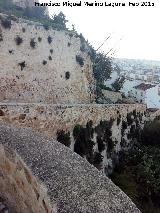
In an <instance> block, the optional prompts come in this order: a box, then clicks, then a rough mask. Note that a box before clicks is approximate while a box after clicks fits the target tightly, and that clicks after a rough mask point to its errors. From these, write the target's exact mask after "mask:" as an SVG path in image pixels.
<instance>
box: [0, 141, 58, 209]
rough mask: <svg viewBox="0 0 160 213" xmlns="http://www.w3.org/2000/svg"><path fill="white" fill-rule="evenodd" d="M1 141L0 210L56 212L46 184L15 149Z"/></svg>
mask: <svg viewBox="0 0 160 213" xmlns="http://www.w3.org/2000/svg"><path fill="white" fill-rule="evenodd" d="M1 142H2V141H1V140H0V189H1V190H0V210H1V211H2V212H17V213H20V212H23V213H28V212H39V213H45V212H48V213H51V212H53V213H55V212H56V210H55V209H53V210H52V207H51V205H50V203H49V199H48V196H47V189H46V188H45V187H44V185H43V184H42V183H40V182H39V180H37V178H36V177H34V175H33V174H32V172H31V171H30V169H28V168H27V166H26V165H25V163H24V162H23V160H22V159H21V158H20V157H19V156H18V155H17V153H16V152H15V150H12V149H10V148H9V147H8V146H6V145H5V146H3V145H2V144H1ZM2 209H3V210H2Z"/></svg>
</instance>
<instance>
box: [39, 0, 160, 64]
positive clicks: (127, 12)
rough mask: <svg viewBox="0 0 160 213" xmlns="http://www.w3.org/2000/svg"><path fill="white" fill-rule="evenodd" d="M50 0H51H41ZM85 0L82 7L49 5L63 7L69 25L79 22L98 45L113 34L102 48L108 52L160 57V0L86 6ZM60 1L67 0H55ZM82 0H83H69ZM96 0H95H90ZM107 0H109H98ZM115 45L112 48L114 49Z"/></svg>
mask: <svg viewBox="0 0 160 213" xmlns="http://www.w3.org/2000/svg"><path fill="white" fill-rule="evenodd" d="M39 1H40V2H41V3H42V2H50V1H49V0H39ZM86 1H87V0H82V1H81V2H82V6H81V7H69V6H68V7H65V6H61V7H56V6H53V7H49V12H50V15H51V14H54V13H55V14H57V13H59V12H60V11H62V12H63V13H64V14H65V15H66V18H67V20H69V23H68V26H69V27H71V26H72V24H74V25H75V29H76V30H77V32H78V33H82V34H83V35H84V37H85V38H86V39H88V41H89V43H90V44H92V45H93V46H94V48H95V49H98V47H99V46H100V45H101V44H102V43H103V42H104V41H105V39H106V38H107V37H108V36H110V38H109V39H108V40H107V41H106V42H105V44H104V45H103V46H102V47H101V48H100V49H99V50H100V51H103V52H104V53H106V54H107V53H108V52H109V53H108V56H113V57H118V58H131V59H132V58H133V59H148V60H159V61H160V27H159V21H160V1H159V0H154V1H150V3H152V2H154V6H140V5H141V4H140V2H142V1H140V0H137V1H136V0H131V1H130V2H132V3H135V2H137V3H139V6H135V7H134V6H129V0H119V1H114V0H111V1H107V0H106V2H107V3H110V2H111V3H117V2H125V3H126V6H125V7H122V6H119V7H105V6H103V7H96V6H94V7H86V6H85V5H84V2H86ZM52 2H55V3H57V2H60V3H61V5H62V3H63V2H66V1H65V0H64V1H63V0H57V1H56V0H52ZM69 2H70V3H71V2H72V3H73V2H79V0H75V1H72V0H70V1H69ZM88 2H92V3H94V2H95V0H88ZM97 2H105V0H102V1H100V0H97ZM112 48H113V50H112V51H110V50H111V49H112Z"/></svg>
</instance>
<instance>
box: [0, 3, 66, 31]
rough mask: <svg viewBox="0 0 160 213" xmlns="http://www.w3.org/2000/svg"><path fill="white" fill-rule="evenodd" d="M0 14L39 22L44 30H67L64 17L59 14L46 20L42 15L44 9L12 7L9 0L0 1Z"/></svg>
mask: <svg viewBox="0 0 160 213" xmlns="http://www.w3.org/2000/svg"><path fill="white" fill-rule="evenodd" d="M0 12H2V13H6V14H8V15H15V16H17V17H21V18H24V19H29V20H31V21H37V22H40V23H41V24H42V25H43V26H44V27H45V29H46V30H48V29H49V27H51V28H53V29H56V30H67V27H66V23H67V20H66V18H65V15H64V14H63V13H62V12H60V13H59V14H58V15H54V16H52V18H49V17H48V18H47V17H46V16H45V15H44V13H45V7H32V8H30V7H27V8H21V7H18V6H16V5H14V4H13V3H12V2H11V1H10V0H0Z"/></svg>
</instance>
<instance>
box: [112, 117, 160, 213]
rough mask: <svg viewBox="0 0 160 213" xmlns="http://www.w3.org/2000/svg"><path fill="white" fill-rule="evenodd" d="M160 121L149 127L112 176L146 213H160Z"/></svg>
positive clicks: (145, 128)
mask: <svg viewBox="0 0 160 213" xmlns="http://www.w3.org/2000/svg"><path fill="white" fill-rule="evenodd" d="M159 162H160V121H158V120H155V121H153V122H149V123H147V124H146V125H145V127H144V130H143V131H142V136H141V140H140V141H139V143H137V145H135V146H134V148H133V149H132V150H131V151H130V152H128V153H124V154H123V155H122V156H121V159H120V163H119V165H117V167H116V169H115V171H114V173H113V174H112V176H111V179H112V180H113V182H114V183H115V184H116V185H118V186H119V187H120V188H121V189H122V190H123V191H124V192H125V193H126V194H127V195H128V196H129V197H130V198H131V199H132V200H133V202H134V203H135V204H136V205H137V207H138V208H139V209H140V210H141V211H142V212H143V213H159V212H160V203H159V200H160V164H159Z"/></svg>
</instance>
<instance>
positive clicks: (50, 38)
mask: <svg viewBox="0 0 160 213" xmlns="http://www.w3.org/2000/svg"><path fill="white" fill-rule="evenodd" d="M47 40H48V43H49V44H51V43H52V37H51V36H48V38H47Z"/></svg>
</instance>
